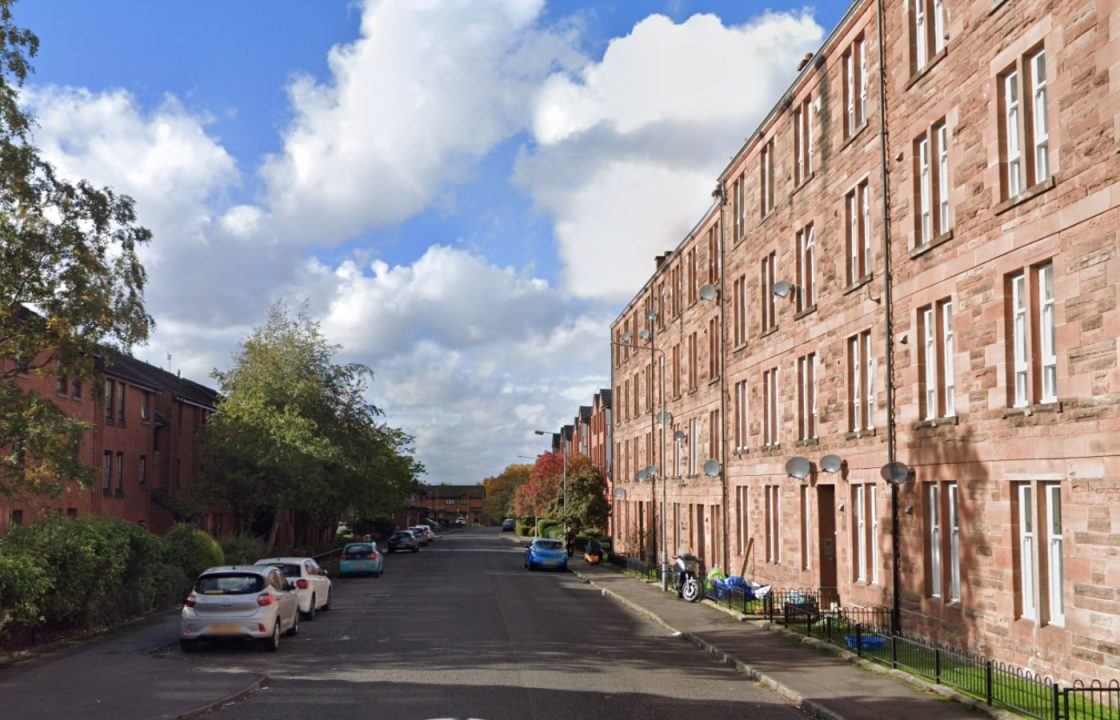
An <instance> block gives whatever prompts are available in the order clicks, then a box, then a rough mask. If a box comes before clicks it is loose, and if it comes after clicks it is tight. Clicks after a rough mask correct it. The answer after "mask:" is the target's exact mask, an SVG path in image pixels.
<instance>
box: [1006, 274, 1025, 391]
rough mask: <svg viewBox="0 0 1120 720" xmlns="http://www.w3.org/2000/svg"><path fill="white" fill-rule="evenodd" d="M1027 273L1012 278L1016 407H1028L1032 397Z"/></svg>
mask: <svg viewBox="0 0 1120 720" xmlns="http://www.w3.org/2000/svg"><path fill="white" fill-rule="evenodd" d="M1026 282H1027V277H1026V274H1025V273H1018V274H1016V275H1013V276H1012V278H1011V338H1012V349H1013V356H1014V373H1013V379H1014V383H1015V390H1014V398H1015V402H1014V407H1026V406H1027V404H1028V403H1029V401H1030V400H1029V397H1030V367H1029V364H1028V357H1029V355H1028V352H1027V299H1026V287H1027V286H1026Z"/></svg>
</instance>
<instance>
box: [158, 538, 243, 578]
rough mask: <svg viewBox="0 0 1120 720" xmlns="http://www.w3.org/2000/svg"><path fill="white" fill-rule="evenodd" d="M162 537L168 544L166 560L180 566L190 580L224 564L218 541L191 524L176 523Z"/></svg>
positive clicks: (223, 555)
mask: <svg viewBox="0 0 1120 720" xmlns="http://www.w3.org/2000/svg"><path fill="white" fill-rule="evenodd" d="M163 539H164V540H165V541H166V542H167V544H168V547H167V561H168V562H169V563H170V564H172V565H174V566H176V567H178V568H180V569H181V570H182V571H183V574H184V575H185V576H186V577H187V579H188V580H189V581H190V582H194V579H195V578H196V577H198V576H199V575H200V574H201V573H202V571H203V570H205V569H206V568H211V567H214V566H215V565H224V564H225V554H223V553H222V546H221V545H219V544H218V541H217V540H215V539H214V538H212V537H210V536H209V535H208V534H206V533H205V532H203V531H202V530H199V529H198V528H196V527H194V526H193V525H186V524H180V525H176V526H175V527H174V528H172V529H171V532H169V533H167V534H166V535H164V537H163ZM254 559H255V558H254Z"/></svg>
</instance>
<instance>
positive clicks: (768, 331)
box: [759, 325, 778, 338]
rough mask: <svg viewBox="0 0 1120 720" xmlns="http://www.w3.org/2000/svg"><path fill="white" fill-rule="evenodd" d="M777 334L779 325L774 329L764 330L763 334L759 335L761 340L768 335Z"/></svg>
mask: <svg viewBox="0 0 1120 720" xmlns="http://www.w3.org/2000/svg"><path fill="white" fill-rule="evenodd" d="M776 332H778V326H777V325H775V326H774V327H772V328H768V329H766V330H763V331H762V333H761V334H760V335H759V337H760V338H764V337H766V336H767V335H773V334H774V333H776Z"/></svg>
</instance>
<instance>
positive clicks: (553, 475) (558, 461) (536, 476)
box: [513, 452, 564, 518]
mask: <svg viewBox="0 0 1120 720" xmlns="http://www.w3.org/2000/svg"><path fill="white" fill-rule="evenodd" d="M563 462H564V459H563V457H562V456H561V455H560V454H559V453H551V452H547V453H542V454H541V455H540V456H538V457H537V461H536V462H535V463H534V464H533V469H532V470H531V471H530V472H529V480H528V481H526V482H525V483H523V484H522V485H521V487H519V488H518V489H517V490H516V491H515V492H514V495H513V510H514V512H515V513H517V516H518V517H522V518H539V517H545V516H547V515H550V514H552V513H553V511H554V510H555V509H556V507H557V502H558V501H559V500H560V498H561V484H562V480H563Z"/></svg>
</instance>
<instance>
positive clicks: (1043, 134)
mask: <svg viewBox="0 0 1120 720" xmlns="http://www.w3.org/2000/svg"><path fill="white" fill-rule="evenodd" d="M1030 68H1031V94H1032V96H1033V97H1032V99H1033V102H1034V105H1033V106H1032V107H1033V112H1032V115H1033V118H1032V119H1033V121H1034V133H1033V137H1032V138H1031V140H1032V141H1033V142H1034V181H1035V183H1036V184H1037V183H1040V182H1044V181H1045V180H1047V179H1048V178H1049V177H1050V123H1049V118H1047V117H1046V51H1045V50H1039V51H1038V52H1037V53H1035V54H1034V55H1032V56H1031V58H1030Z"/></svg>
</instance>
